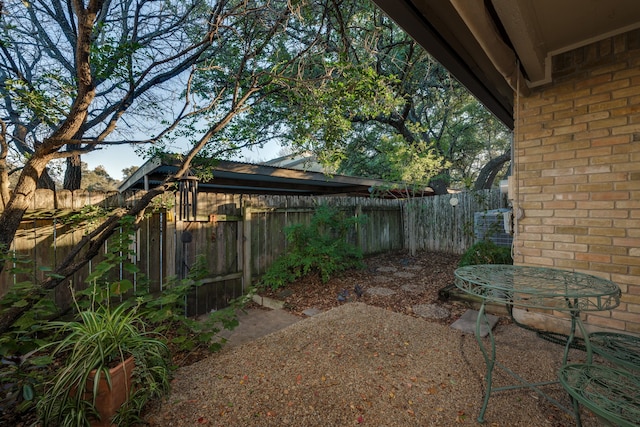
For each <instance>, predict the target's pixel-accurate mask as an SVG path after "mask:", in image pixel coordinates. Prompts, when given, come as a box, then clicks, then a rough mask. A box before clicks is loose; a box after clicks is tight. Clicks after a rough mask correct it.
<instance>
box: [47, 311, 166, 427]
mask: <svg viewBox="0 0 640 427" xmlns="http://www.w3.org/2000/svg"><path fill="white" fill-rule="evenodd" d="M76 306H77V304H76ZM138 308H139V305H135V306H131V305H129V304H126V303H120V304H117V305H115V306H112V305H110V304H109V303H108V302H107V303H96V302H94V303H93V304H91V306H90V307H88V308H86V309H82V310H78V314H77V318H76V319H75V320H72V321H56V322H51V323H50V325H49V326H48V328H50V329H51V330H53V331H55V333H56V334H58V335H59V336H60V339H59V340H57V341H54V342H53V343H52V346H53V348H54V350H53V353H52V355H53V356H54V357H56V356H58V357H61V360H63V365H62V366H61V367H60V369H59V370H58V371H57V373H56V374H55V376H54V378H53V380H52V381H51V382H50V384H48V385H47V387H46V392H45V394H44V396H43V398H42V399H41V401H40V402H39V403H38V417H39V419H40V421H41V422H42V424H43V425H44V426H51V425H63V426H88V425H91V423H92V420H93V421H95V420H99V418H100V414H99V413H98V410H97V408H96V403H97V402H96V398H97V396H98V390H99V382H100V380H105V381H106V382H107V385H108V387H109V389H111V388H112V378H111V375H110V372H109V370H110V369H111V368H113V367H114V366H116V365H118V364H120V363H122V362H124V361H125V360H126V359H127V358H129V357H131V356H133V358H134V360H135V368H134V370H133V376H132V379H131V384H128V385H129V387H128V388H129V390H127V391H126V393H128V398H127V399H126V401H125V404H124V405H123V406H122V408H121V409H120V411H119V413H118V414H117V416H116V418H114V419H113V423H114V424H116V425H127V424H130V423H131V422H133V421H135V419H136V418H137V417H138V415H139V414H140V412H141V410H142V408H143V406H144V404H145V403H146V402H147V401H148V400H149V399H151V398H154V397H159V396H162V395H164V394H166V393H168V391H169V378H170V368H169V363H170V353H169V350H168V348H167V346H166V345H165V343H164V342H163V341H161V340H160V339H159V338H160V337H159V336H158V335H157V334H155V333H153V332H150V331H147V325H146V324H145V322H144V321H143V319H142V317H141V316H140V314H139V310H138ZM101 421H103V422H104V421H106V420H101ZM107 425H108V424H107Z"/></svg>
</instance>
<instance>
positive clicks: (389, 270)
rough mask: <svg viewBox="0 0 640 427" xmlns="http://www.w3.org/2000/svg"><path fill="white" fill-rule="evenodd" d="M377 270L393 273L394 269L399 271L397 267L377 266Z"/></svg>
mask: <svg viewBox="0 0 640 427" xmlns="http://www.w3.org/2000/svg"><path fill="white" fill-rule="evenodd" d="M376 271H381V272H383V273H392V272H394V271H398V269H397V268H395V267H378V268H376Z"/></svg>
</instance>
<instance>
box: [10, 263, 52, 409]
mask: <svg viewBox="0 0 640 427" xmlns="http://www.w3.org/2000/svg"><path fill="white" fill-rule="evenodd" d="M0 253H1V254H4V256H3V257H2V258H0V262H5V263H7V265H10V266H12V267H11V268H9V269H8V270H9V273H10V274H18V275H20V276H21V277H25V278H26V279H25V280H21V281H19V282H17V283H15V284H14V285H13V286H11V287H10V288H9V290H8V292H7V293H6V294H5V295H4V296H3V297H2V299H0V315H1V314H2V313H4V312H8V311H10V310H12V309H14V308H16V307H22V306H24V305H26V304H28V302H29V300H33V301H37V302H36V303H35V304H34V305H33V307H32V308H31V309H30V310H29V311H28V312H26V313H25V314H24V315H22V316H21V317H19V318H18V320H16V321H15V322H14V323H13V325H11V327H10V328H9V329H8V330H7V331H6V332H5V333H4V334H2V335H0V359H1V360H2V362H1V366H0V368H1V369H0V388H2V390H3V394H2V396H1V397H0V406H1V407H15V408H16V410H17V411H18V412H19V413H22V412H26V411H28V410H30V409H32V408H33V406H34V405H35V402H36V396H37V395H39V394H41V393H42V383H43V381H44V380H45V378H46V375H47V369H46V367H47V365H48V364H49V363H50V358H48V357H46V356H40V355H38V354H37V350H38V349H39V348H40V347H42V346H43V345H46V344H47V343H48V342H49V341H48V338H49V337H48V336H47V335H46V334H42V324H43V323H44V322H45V321H46V319H49V318H51V317H52V316H53V315H55V314H56V313H57V308H56V307H55V304H54V303H53V299H52V298H51V297H50V295H49V294H50V293H51V292H50V291H44V290H42V289H40V288H38V287H37V286H36V285H35V284H34V282H35V277H34V268H33V265H32V261H31V260H29V259H27V258H26V257H21V256H19V255H18V254H16V253H13V252H5V251H0Z"/></svg>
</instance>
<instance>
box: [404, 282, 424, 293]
mask: <svg viewBox="0 0 640 427" xmlns="http://www.w3.org/2000/svg"><path fill="white" fill-rule="evenodd" d="M400 289H402V290H403V291H405V292H409V293H410V294H419V293H420V292H422V286H420V285H414V284H409V285H402V286H400Z"/></svg>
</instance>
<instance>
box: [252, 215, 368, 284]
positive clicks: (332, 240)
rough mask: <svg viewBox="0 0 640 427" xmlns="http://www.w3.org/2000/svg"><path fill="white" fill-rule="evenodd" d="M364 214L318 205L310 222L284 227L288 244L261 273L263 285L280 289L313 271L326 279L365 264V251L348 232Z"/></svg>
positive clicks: (323, 279)
mask: <svg viewBox="0 0 640 427" xmlns="http://www.w3.org/2000/svg"><path fill="white" fill-rule="evenodd" d="M363 220H364V217H360V218H356V217H346V216H345V215H344V213H343V212H341V211H339V210H337V209H335V208H330V207H328V206H324V205H321V206H319V207H318V208H317V209H316V211H315V213H314V215H313V216H312V218H311V221H310V223H309V224H295V225H292V226H290V227H287V228H286V229H285V234H286V238H287V242H288V243H289V247H288V250H287V253H286V254H285V255H283V256H281V257H279V258H278V259H277V260H276V261H275V262H274V263H273V264H272V266H271V267H270V268H269V270H268V271H267V272H266V273H265V274H264V276H262V279H261V281H260V284H261V286H265V287H270V288H272V289H278V288H280V287H283V286H285V285H286V284H288V283H291V282H293V281H294V280H296V279H298V278H300V277H303V276H305V275H307V274H309V273H311V272H318V273H319V274H320V278H321V279H322V281H323V282H325V283H326V282H327V281H328V280H329V278H330V277H331V276H332V275H333V274H335V273H337V272H340V271H344V270H346V269H349V268H359V267H362V265H363V264H362V252H361V251H360V250H359V249H358V248H357V247H355V246H354V245H352V244H350V243H349V242H347V236H348V233H349V231H350V230H352V229H353V227H354V226H356V225H357V224H359V223H361V221H363Z"/></svg>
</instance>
